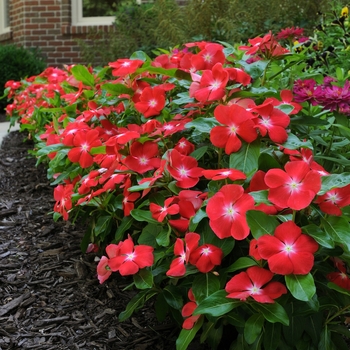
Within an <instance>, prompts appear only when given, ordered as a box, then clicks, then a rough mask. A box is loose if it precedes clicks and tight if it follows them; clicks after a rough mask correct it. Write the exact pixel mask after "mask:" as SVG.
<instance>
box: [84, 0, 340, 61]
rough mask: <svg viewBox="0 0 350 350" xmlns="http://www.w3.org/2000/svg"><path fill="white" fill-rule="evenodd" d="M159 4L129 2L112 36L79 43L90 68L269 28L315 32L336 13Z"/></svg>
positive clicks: (300, 0)
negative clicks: (137, 53)
mask: <svg viewBox="0 0 350 350" xmlns="http://www.w3.org/2000/svg"><path fill="white" fill-rule="evenodd" d="M182 3H185V5H183V6H180V5H179V4H178V2H177V1H176V0H155V1H153V2H151V3H143V4H141V5H138V4H136V2H135V1H132V0H125V1H123V2H121V3H120V5H119V6H118V11H117V13H116V21H115V30H114V31H113V32H108V33H103V32H91V34H90V41H89V42H84V41H82V40H79V41H78V42H79V44H80V47H81V53H82V57H83V60H84V61H85V63H87V64H89V63H90V64H93V65H106V64H108V62H111V61H114V60H115V59H117V58H121V57H130V55H131V54H132V53H133V52H135V51H137V50H142V51H144V52H146V53H147V54H148V55H150V56H151V57H152V56H154V55H153V54H152V52H153V51H154V50H155V49H158V48H160V47H162V48H172V47H174V46H176V45H180V44H182V43H184V42H191V41H198V40H206V41H225V42H227V43H230V44H233V43H238V42H241V41H246V40H247V39H249V38H252V37H254V36H257V35H261V34H265V33H266V32H268V31H269V30H272V32H274V33H277V32H278V31H280V30H281V29H282V28H285V27H290V26H299V27H303V28H305V29H306V31H305V33H306V34H309V35H310V34H311V33H313V31H314V28H315V27H317V25H318V24H319V19H320V16H319V15H318V13H321V12H325V11H326V10H327V9H328V10H331V9H332V8H333V7H334V6H335V5H334V4H333V3H334V2H330V1H325V0H321V1H320V0H310V1H304V0H271V1H269V2H268V3H266V2H265V1H261V0H246V1H240V0H205V1H202V0H188V1H187V2H184V1H183V2H182Z"/></svg>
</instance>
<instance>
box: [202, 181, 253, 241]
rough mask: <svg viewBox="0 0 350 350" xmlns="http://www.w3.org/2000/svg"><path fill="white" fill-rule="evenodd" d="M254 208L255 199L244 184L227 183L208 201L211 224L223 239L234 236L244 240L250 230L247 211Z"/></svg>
mask: <svg viewBox="0 0 350 350" xmlns="http://www.w3.org/2000/svg"><path fill="white" fill-rule="evenodd" d="M253 208H254V199H253V197H252V196H250V195H249V194H245V193H244V189H243V187H242V186H240V185H225V186H223V187H221V189H220V191H219V192H217V193H216V194H215V195H214V196H213V197H211V198H210V199H209V201H208V204H207V210H206V211H207V214H208V217H209V219H210V221H209V225H210V227H211V228H212V230H213V231H214V233H215V234H216V235H217V236H218V237H219V238H221V239H222V238H227V237H231V236H232V237H233V238H235V239H237V240H242V239H244V238H246V237H247V236H248V235H249V231H250V229H249V226H248V224H247V220H246V217H245V213H246V211H247V210H250V209H253Z"/></svg>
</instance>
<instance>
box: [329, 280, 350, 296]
mask: <svg viewBox="0 0 350 350" xmlns="http://www.w3.org/2000/svg"><path fill="white" fill-rule="evenodd" d="M327 287H328V288H330V289H333V290H336V291H337V292H339V293H342V294H345V295H348V296H350V291H349V290H348V289H345V288H341V287H339V286H338V285H336V284H335V283H332V282H328V283H327Z"/></svg>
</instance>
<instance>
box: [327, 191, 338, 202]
mask: <svg viewBox="0 0 350 350" xmlns="http://www.w3.org/2000/svg"><path fill="white" fill-rule="evenodd" d="M340 200H341V198H339V196H338V194H337V193H329V194H328V195H327V201H329V202H331V203H332V204H337V203H338V202H339V201H340Z"/></svg>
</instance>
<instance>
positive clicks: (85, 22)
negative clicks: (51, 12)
mask: <svg viewBox="0 0 350 350" xmlns="http://www.w3.org/2000/svg"><path fill="white" fill-rule="evenodd" d="M0 1H1V0H0ZM71 13H72V25H73V26H100V25H112V24H113V22H115V17H114V16H102V17H83V0H71Z"/></svg>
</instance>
